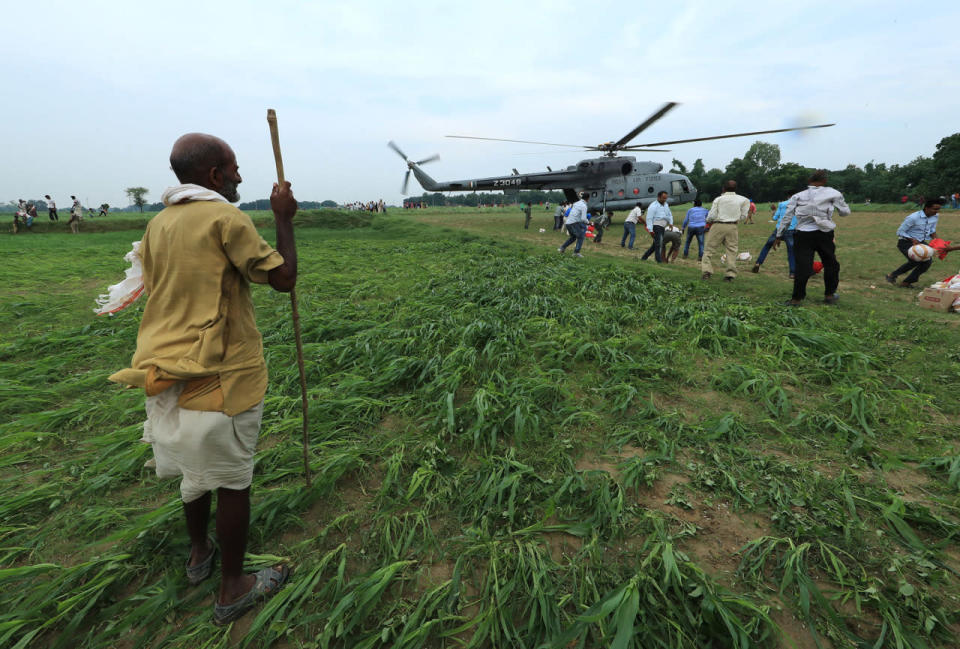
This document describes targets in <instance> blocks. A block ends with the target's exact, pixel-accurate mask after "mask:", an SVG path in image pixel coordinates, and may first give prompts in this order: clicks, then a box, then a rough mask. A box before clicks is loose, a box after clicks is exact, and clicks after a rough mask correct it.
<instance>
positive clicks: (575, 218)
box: [557, 192, 590, 257]
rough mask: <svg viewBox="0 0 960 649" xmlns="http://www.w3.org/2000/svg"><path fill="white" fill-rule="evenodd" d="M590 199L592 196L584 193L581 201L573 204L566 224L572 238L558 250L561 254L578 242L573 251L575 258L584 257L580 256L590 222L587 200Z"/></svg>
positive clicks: (581, 195)
mask: <svg viewBox="0 0 960 649" xmlns="http://www.w3.org/2000/svg"><path fill="white" fill-rule="evenodd" d="M588 198H590V194H589V193H587V192H583V193H582V194H580V200H579V201H577V202H576V203H574V204H573V207H571V208H570V210H569V211H568V212H567V218H566V220H565V221H564V223H565V224H566V226H567V232H568V233H569V234H570V238H569V239H567V240H566V241H565V242H564V244H563V245H562V246H560V247H559V248H557V250H558V251H560V252H561V253H562V252H563V251H564V250H566V249H567V246H569V245H570V244H571V243H573V242H574V241H576V242H577V246H576V247H575V248H574V249H573V256H574V257H583V255H581V254H580V248H582V247H583V239H584V237H585V236H587V223H588V222H589V221H590V219H589V217H588V216H587V199H588Z"/></svg>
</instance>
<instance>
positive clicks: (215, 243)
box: [110, 133, 297, 625]
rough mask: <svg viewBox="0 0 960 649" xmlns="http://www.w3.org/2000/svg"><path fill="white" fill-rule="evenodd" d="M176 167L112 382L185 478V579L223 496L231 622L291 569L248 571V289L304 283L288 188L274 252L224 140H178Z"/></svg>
mask: <svg viewBox="0 0 960 649" xmlns="http://www.w3.org/2000/svg"><path fill="white" fill-rule="evenodd" d="M170 167H171V168H172V169H173V172H174V173H175V174H176V176H177V178H178V179H179V181H180V182H181V183H183V184H181V185H178V186H176V187H171V188H169V189H167V190H166V191H165V192H164V194H163V203H164V205H165V206H166V207H165V208H164V210H163V211H161V212H160V213H159V214H157V215H156V216H155V217H154V218H153V219H152V220H151V221H150V223H149V224H148V225H147V228H146V231H145V232H144V235H143V240H142V242H141V247H140V257H141V259H142V262H143V284H144V288H145V290H146V292H147V295H148V296H149V297H148V299H147V303H146V306H145V308H144V311H143V319H142V321H141V322H140V331H139V333H138V335H137V350H136V353H135V354H134V356H133V361H132V363H131V367H130V368H129V369H125V370H122V371H120V372H117V373H116V374H114V375H113V376H111V377H110V379H111V380H113V381H116V382H119V383H125V384H128V385H134V386H138V387H141V388H144V390H145V392H146V395H147V399H146V410H147V422H146V423H145V424H144V440H145V441H148V442H150V443H151V444H152V445H153V452H154V459H155V461H156V471H157V476H158V477H161V478H168V477H181V478H182V480H181V482H180V494H181V498H182V500H183V512H184V515H185V517H186V523H187V532H188V533H189V535H190V544H191V550H190V556H189V557H188V558H187V560H186V577H187V580H188V581H189V583H190V584H191V585H194V584H198V583H200V582H201V581H203V580H204V579H206V578H207V577H209V576H210V574H211V572H212V569H213V564H214V555H215V554H216V552H217V545H216V543H215V542H214V540H213V538H212V537H209V536H208V535H207V527H208V522H209V518H210V504H211V496H212V492H213V491H216V492H217V511H216V528H217V542H218V543H219V547H220V550H221V552H222V559H221V578H220V589H219V594H218V596H217V599H216V603H215V606H214V614H213V621H214V623H216V624H220V625H222V624H227V623H229V622H231V621H233V620H236V619H237V618H239V617H240V616H242V615H243V614H244V613H246V612H247V611H249V610H250V609H251V608H253V607H254V606H255V605H256V604H257V603H258V602H260V601H262V600H263V599H266V598H267V597H269V596H271V595H273V594H274V593H276V592H277V591H278V590H279V589H280V587H281V585H282V584H283V583H284V581H285V580H286V579H287V575H288V574H289V569H288V568H287V567H286V566H283V565H278V566H273V567H270V568H265V569H263V570H261V571H259V572H257V573H256V574H244V572H243V558H244V553H245V551H246V545H247V530H248V527H249V522H250V483H251V479H252V476H253V456H254V451H255V449H256V443H257V437H258V435H259V431H260V420H261V416H262V414H263V397H264V393H265V392H266V388H267V368H266V364H265V362H264V357H263V343H262V339H261V337H260V332H259V331H258V330H257V326H256V321H255V318H254V312H253V302H252V300H251V297H250V283H251V282H253V283H257V284H270V286H271V287H273V288H274V289H275V290H277V291H283V292H288V291H290V290H291V289H292V288H293V287H294V284H295V283H296V279H297V254H296V247H295V245H294V238H293V224H292V223H293V222H292V220H293V216H294V214H296V211H297V202H296V200H295V199H294V197H293V193H292V192H291V190H290V183H284V186H283V187H279V186H278V185H276V184H274V186H273V192H272V193H271V195H270V206H271V208H272V209H273V214H274V221H275V223H276V233H277V250H274V249H273V248H272V247H271V246H270V245H268V244H267V242H266V241H264V240H263V238H262V237H261V236H260V235H259V234H258V233H257V230H256V228H254V226H253V222H252V221H251V220H250V217H248V216H247V215H246V214H244V213H243V212H241V211H240V210H238V209H237V208H235V207H234V206H232V205H230V203H232V202H236V201H238V200H240V196H239V194H238V193H237V185H239V184H240V182H241V180H242V179H241V177H240V173H239V168H238V166H237V159H236V156H235V155H234V153H233V150H232V149H231V148H230V147H229V146H228V145H227V143H226V142H224V141H223V140H221V139H219V138H216V137H213V136H212V135H205V134H201V133H190V134H187V135H184V136H183V137H181V138H180V139H178V140H177V141H176V142H175V143H174V145H173V150H172V151H171V153H170Z"/></svg>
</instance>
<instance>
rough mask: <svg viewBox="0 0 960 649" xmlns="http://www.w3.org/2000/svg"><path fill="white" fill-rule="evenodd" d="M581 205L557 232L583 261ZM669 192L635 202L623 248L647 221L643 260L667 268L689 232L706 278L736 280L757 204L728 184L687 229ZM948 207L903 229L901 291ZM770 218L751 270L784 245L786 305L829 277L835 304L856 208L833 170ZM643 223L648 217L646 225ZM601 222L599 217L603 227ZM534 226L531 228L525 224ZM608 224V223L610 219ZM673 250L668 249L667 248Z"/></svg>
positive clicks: (565, 208) (561, 214)
mask: <svg viewBox="0 0 960 649" xmlns="http://www.w3.org/2000/svg"><path fill="white" fill-rule="evenodd" d="M579 198H580V200H578V201H576V202H575V203H573V204H572V205H570V204H567V203H561V204H560V205H558V206H557V209H556V211H555V212H554V226H553V229H554V230H561V229H563V228H566V231H567V233H568V235H569V236H568V238H567V240H566V241H565V242H564V243H563V244H562V245H561V246H560V247H559V248H558V250H559V252H561V253H563V252H565V251H566V249H567V248H568V247H569V246H570V245H571V244H576V245H575V247H574V255H575V256H577V257H581V256H582V255H581V254H580V250H581V247H582V245H583V241H584V238H585V234H586V232H587V227H588V224H589V223H590V220H591V215H590V210H589V207H588V204H587V200H588V198H589V195H588V194H587V193H586V192H584V193H582V194H580V197H579ZM667 199H668V194H667V192H660V193H659V194H658V195H657V200H656V201H654V202H653V203H651V204H650V205H649V206H648V207H647V210H646V214H644V210H643V205H642V203H639V202H638V203H637V205H636V207H634V208H633V209H632V210H631V211H630V213H629V214H628V215H627V217H626V219H625V220H624V223H623V236H622V237H621V239H620V246H621V247H623V248H627V249H629V250H632V249H633V246H634V243H635V241H636V237H637V225H638V224H639V223H641V222H642V223H643V224H644V226H645V228H646V230H647V231H648V232H649V234H650V237H651V239H652V242H651V244H650V247H649V248H648V249H647V250H646V251H645V252H644V253H643V255H642V256H641V257H640V258H641V259H642V260H645V259H648V258H649V257H651V256H653V258H654V259H655V261H656V262H657V263H669V262H671V261H673V260H675V259H676V257H677V256H678V254H679V252H680V243H681V240H682V235H683V233H685V234H686V241H685V242H684V244H683V257H684V259H686V258H687V257H688V256H689V253H690V245H691V243H692V242H693V240H694V239H696V241H697V259H698V261H699V262H700V272H701V279H703V280H709V279H711V278H712V277H713V275H714V272H715V267H719V265H720V264H721V263H722V264H723V280H724V281H727V282H732V281H734V280H735V279H736V277H737V258H738V254H739V224H740V223H749V222H750V217H751V214H752V211H753V210H755V209H756V208H755V206H754V203H753V202H752V201H751V200H750V199H749V198H747V197H746V196H742V195H740V194H738V193H737V183H736V181H733V180H728V181H726V182H725V183H724V185H723V193H722V194H721V195H720V196H718V197H717V198H716V199H715V200H714V201H713V203H712V204H711V206H710V209H709V210H708V209H707V208H705V207H703V204H702V202H701V201H700V200H696V201H694V205H693V207H692V208H690V209H689V210H687V213H686V215H685V217H684V219H683V222H682V224H681V226H680V227H679V228H678V227H676V226H675V225H674V220H673V214H672V212H671V210H670V206H669V204H668V202H667ZM945 202H946V201H945V200H944V199H942V198H939V199H930V200H927V201H925V203H924V206H923V209H921V210H919V211H917V212H915V213H913V214H911V215H909V216H908V217H907V218H906V219H905V220H904V222H903V224H902V225H901V226H900V228H899V229H898V230H897V237H898V241H897V249H898V250H899V251H900V253H901V254H903V255H904V257H906V261H905V262H904V264H903V265H901V266H900V267H898V268H897V269H895V270H894V271H892V272H891V273H889V274H888V275H887V276H886V280H887V281H888V282H890V283H896V282H897V278H898V277H900V276H902V275H905V278H904V279H903V280H902V281H901V282H900V285H901V286H904V287H911V286H913V285H914V284H915V283H916V282H917V281H918V279H919V277H920V275H922V274H923V273H924V272H926V271H927V269H929V268H930V265H931V263H932V260H931V259H927V260H922V261H917V260H914V259H912V258H911V257H910V256H909V255H908V254H907V253H908V250H909V249H910V248H911V247H912V246H915V245H917V244H921V243H922V244H928V243H929V242H930V241H931V240H933V239H934V238H935V237H936V228H937V218H938V213H939V210H940V208H941V207H942V206H943V204H944V203H945ZM770 210H771V218H772V221H773V222H774V223H775V224H776V225H775V228H774V230H773V232H772V233H771V234H770V236H769V237H768V238H767V241H766V242H765V243H764V245H763V248H762V249H761V250H760V254H759V255H758V257H757V260H756V262H755V263H754V265H753V267H752V269H751V271H752V272H754V273H759V272H760V268H761V266H763V263H764V262H765V261H766V258H767V255H768V254H769V253H770V251H771V250H776V249H777V248H779V246H780V245H781V243H784V244H786V248H787V265H788V269H789V273H790V275H789V277H790V279H792V280H793V292H792V294H791V296H790V299H788V300H786V301H785V302H784V304H785V305H786V306H798V305H800V304H802V303H803V301H804V299H806V296H807V284H808V282H809V280H810V278H811V277H812V276H813V275H814V274H816V273H817V272H820V271H821V270H822V272H823V288H824V297H823V302H824V303H825V304H836V303H837V302H838V300H839V298H838V296H837V288H838V286H839V283H840V263H839V261H838V260H837V256H836V246H835V243H834V230H835V229H836V222H835V221H834V216H835V215H837V214H839V215H840V216H846V215H848V214H850V212H851V210H850V206H849V205H847V202H846V200H845V199H844V197H843V194H841V193H840V192H839V191H837V190H836V189H834V188H832V187H829V186H827V172H826V171H823V170H818V171H815V172H813V173H812V174H811V176H810V177H809V178H808V181H807V188H806V189H804V190H802V191H800V192H797V193H796V194H794V195H793V196H791V197H790V198H789V199H787V200H784V201H780V202H779V203H774V204H771V205H770ZM641 219H643V220H642V221H641ZM598 221H600V220H599V219H595V220H594V223H595V224H597V223H598ZM528 224H529V221H527V222H526V223H525V226H526V225H528ZM607 224H609V221H607ZM597 232H598V236H597V237H596V239H595V241H598V242H599V240H600V237H601V236H602V232H603V223H602V222H599V228H598V229H597ZM667 244H670V250H669V251H668V250H667ZM958 249H960V246H953V247H949V246H941V247H940V248H938V250H939V252H940V253H941V254H943V253H945V252H949V251H951V250H958ZM815 256H818V257H819V258H820V263H821V266H822V268H818V269H817V270H816V271H815V270H814V257H815Z"/></svg>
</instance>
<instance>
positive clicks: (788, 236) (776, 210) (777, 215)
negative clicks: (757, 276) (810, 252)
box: [752, 201, 797, 279]
mask: <svg viewBox="0 0 960 649" xmlns="http://www.w3.org/2000/svg"><path fill="white" fill-rule="evenodd" d="M789 202H790V201H780V202H779V203H775V204H771V205H770V209H771V210H773V217H772V219H773V222H774V223H777V224H779V223H780V219H782V218H783V215H784V214H785V213H786V211H787V205H788V204H789ZM796 229H797V215H796V214H794V215H793V219H792V220H791V221H790V225H788V226H787V229H786V230H784V231H783V240H784V241H786V242H787V268H788V269H789V270H790V279H794V276H795V274H796V271H797V262H796V258H795V257H794V253H793V233H794V231H795V230H796ZM776 242H777V227H776V226H774V227H773V232H771V233H770V236H769V237H768V238H767V242H766V243H765V244H763V248H761V249H760V254H759V255H758V256H757V263H755V264H754V265H753V269H752V270H753V272H754V273H759V272H760V266H762V265H763V262H764V261H765V260H766V258H767V254H768V253H769V252H770V249H771V248H772V247H773V246H774V245H775V244H776Z"/></svg>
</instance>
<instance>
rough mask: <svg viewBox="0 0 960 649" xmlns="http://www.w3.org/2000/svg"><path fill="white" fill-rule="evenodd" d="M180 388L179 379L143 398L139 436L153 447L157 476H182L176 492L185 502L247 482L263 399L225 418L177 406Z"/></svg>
mask: <svg viewBox="0 0 960 649" xmlns="http://www.w3.org/2000/svg"><path fill="white" fill-rule="evenodd" d="M182 390H183V384H182V383H177V384H176V385H174V386H172V387H171V388H169V389H167V390H164V391H163V392H161V393H160V394H158V395H156V396H153V397H147V403H146V407H147V421H145V422H144V424H143V441H144V442H147V443H149V444H151V445H152V446H153V455H154V458H155V459H156V463H157V477H158V478H176V477H178V476H182V477H183V479H182V480H181V481H180V497H181V498H182V499H183V502H185V503H188V502H192V501H194V500H196V499H197V498H200V497H201V496H203V495H204V494H205V493H207V492H208V491H212V490H214V489H219V488H220V487H224V488H226V489H237V490H240V489H246V488H247V487H249V486H250V482H251V481H252V479H253V456H254V453H255V451H256V446H257V437H258V436H259V435H260V420H261V418H262V417H263V401H261V402H260V403H259V404H257V405H256V406H254V407H253V408H250V409H249V410H246V411H244V412H241V413H240V414H237V415H234V416H233V417H229V416H227V415H225V414H223V413H222V412H208V411H200V410H186V409H184V408H181V407H180V406H178V405H177V399H178V398H179V396H180V392H181V391H182Z"/></svg>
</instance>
